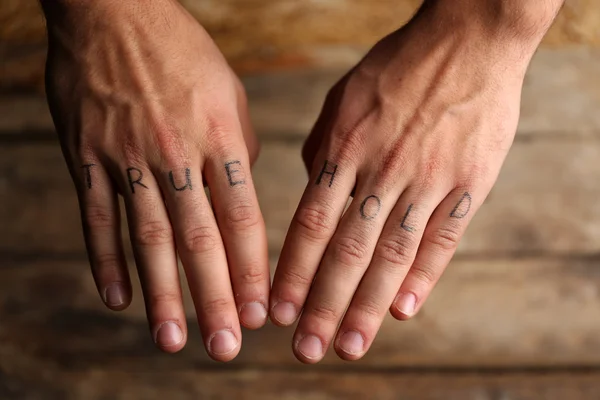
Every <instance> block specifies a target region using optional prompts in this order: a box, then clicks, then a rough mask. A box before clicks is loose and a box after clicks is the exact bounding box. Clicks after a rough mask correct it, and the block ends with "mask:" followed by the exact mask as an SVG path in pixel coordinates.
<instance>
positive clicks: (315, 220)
mask: <svg viewBox="0 0 600 400" xmlns="http://www.w3.org/2000/svg"><path fill="white" fill-rule="evenodd" d="M330 214H331V210H330V209H329V208H328V207H325V206H323V205H320V204H317V203H312V204H307V205H305V206H304V207H301V208H299V209H298V213H297V214H296V222H297V223H298V225H300V226H301V227H302V231H303V232H302V234H303V235H304V236H306V237H308V238H310V239H313V240H325V239H327V238H328V237H329V235H330V232H331V223H330V220H331V217H330V216H329V215H330Z"/></svg>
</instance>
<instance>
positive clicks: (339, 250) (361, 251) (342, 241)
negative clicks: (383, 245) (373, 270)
mask: <svg viewBox="0 0 600 400" xmlns="http://www.w3.org/2000/svg"><path fill="white" fill-rule="evenodd" d="M333 251H334V257H335V260H336V261H337V262H339V263H340V264H342V265H346V266H353V265H356V264H358V263H361V262H362V261H364V260H365V259H366V257H367V246H365V245H364V244H363V243H361V242H360V241H359V240H357V239H354V238H352V237H343V238H339V239H337V240H336V242H335V244H334V248H333Z"/></svg>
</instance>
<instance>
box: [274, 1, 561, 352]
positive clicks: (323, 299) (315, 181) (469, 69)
mask: <svg viewBox="0 0 600 400" xmlns="http://www.w3.org/2000/svg"><path fill="white" fill-rule="evenodd" d="M452 3H453V4H452V7H448V4H447V2H444V1H427V2H425V4H424V6H423V7H422V9H421V10H420V12H419V13H418V14H417V15H416V16H415V18H413V20H412V21H411V22H410V23H409V24H407V25H406V26H405V27H403V28H401V29H400V30H398V31H397V32H394V33H393V34H391V35H390V36H388V37H386V38H384V39H383V40H382V41H380V42H379V43H378V44H377V45H376V46H375V47H374V48H373V49H372V50H371V51H370V52H369V54H368V55H367V56H366V57H365V58H364V59H363V60H362V61H361V62H360V63H359V64H358V65H357V66H356V67H355V68H353V69H352V70H351V71H350V72H349V73H348V74H347V75H346V76H345V77H344V78H343V79H342V80H341V81H340V82H339V83H338V84H336V85H335V86H334V87H333V89H332V90H331V91H330V93H329V95H328V96H327V99H326V101H325V105H324V107H323V111H322V113H321V116H320V117H319V120H318V121H317V123H316V125H315V127H314V129H313V131H312V133H311V135H310V137H309V138H308V140H307V142H306V145H305V147H304V151H303V157H304V160H305V163H306V166H307V168H308V170H309V172H310V176H311V178H310V181H309V183H308V186H307V188H306V191H305V192H304V195H303V197H302V200H301V201H300V205H299V207H298V210H297V212H296V215H295V216H294V219H293V221H292V223H291V226H290V229H289V232H288V236H287V239H286V242H285V245H284V248H283V251H282V254H281V257H280V260H279V265H278V268H277V272H276V275H275V278H274V282H273V288H272V291H271V303H270V304H271V309H270V315H271V319H272V321H274V322H275V323H276V324H278V325H281V326H288V325H291V324H292V323H294V322H295V321H296V319H297V318H298V316H300V315H301V316H300V320H299V322H298V326H297V328H296V332H295V335H294V338H293V351H294V354H295V355H296V357H297V358H298V359H299V360H300V361H302V362H305V363H316V362H318V361H320V360H321V359H322V358H323V356H324V354H325V352H326V349H327V348H328V347H329V346H330V345H331V344H332V345H333V347H334V348H335V351H336V352H337V354H338V355H339V357H341V358H342V359H345V360H357V359H360V358H361V357H362V356H363V355H364V354H365V353H366V352H367V351H368V349H369V347H370V346H371V344H372V343H373V340H374V338H375V336H376V334H377V331H378V330H379V328H380V326H381V323H382V321H383V319H384V317H385V315H386V313H387V311H388V310H389V311H390V312H391V314H392V315H393V316H394V317H395V318H397V319H399V320H407V319H409V318H411V317H413V316H414V315H415V314H416V313H417V312H418V311H419V309H420V308H421V307H422V306H423V304H424V302H425V300H426V299H427V297H428V296H429V294H430V292H431V290H432V289H433V287H434V285H435V284H436V282H437V281H438V279H439V278H440V276H441V275H442V272H443V271H444V269H445V268H446V266H447V265H448V263H449V261H450V259H451V258H452V256H453V254H454V252H455V250H456V248H457V246H458V243H459V241H460V239H461V237H462V236H463V234H464V232H465V230H466V228H467V226H468V224H469V222H470V221H471V219H472V218H473V216H474V215H475V213H476V211H477V210H478V209H479V208H480V206H481V205H482V203H483V202H484V200H485V198H486V196H487V195H488V193H489V192H490V190H491V188H492V186H493V184H494V182H495V181H496V178H497V176H498V173H499V171H500V167H501V165H502V163H503V161H504V159H505V157H506V155H507V152H508V150H509V148H510V146H511V144H512V141H513V138H514V135H515V131H516V127H517V122H518V117H519V104H520V95H521V88H522V86H523V79H524V75H525V72H526V69H527V66H528V64H529V61H530V59H531V57H532V55H533V53H534V51H535V49H536V47H537V46H538V44H539V42H540V41H541V39H542V37H543V35H544V33H545V32H546V31H547V29H548V27H549V26H550V23H551V21H552V20H553V19H554V17H555V15H556V13H557V11H558V10H559V8H560V6H561V5H562V1H541V2H537V1H536V2H533V1H530V2H526V1H518V2H517V1H509V0H504V1H501V0H488V1H480V0H477V1H475V0H473V1H471V0H459V1H456V2H452ZM352 193H353V194H354V199H353V200H352V202H351V203H350V205H349V206H348V208H347V209H346V210H345V207H346V203H347V199H348V197H349V196H350V195H351V194H352Z"/></svg>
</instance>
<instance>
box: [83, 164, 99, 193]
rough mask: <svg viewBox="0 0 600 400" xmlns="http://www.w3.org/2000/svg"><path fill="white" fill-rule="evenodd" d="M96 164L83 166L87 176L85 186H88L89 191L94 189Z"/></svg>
mask: <svg viewBox="0 0 600 400" xmlns="http://www.w3.org/2000/svg"><path fill="white" fill-rule="evenodd" d="M95 166H96V164H86V165H82V166H81V168H83V169H84V170H85V176H84V178H83V179H84V182H85V186H87V188H88V189H91V188H92V171H91V169H92V167H95Z"/></svg>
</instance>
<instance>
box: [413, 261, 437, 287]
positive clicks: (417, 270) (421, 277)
mask: <svg viewBox="0 0 600 400" xmlns="http://www.w3.org/2000/svg"><path fill="white" fill-rule="evenodd" d="M410 274H411V275H412V276H413V277H414V278H415V279H417V280H418V281H421V282H423V283H424V284H425V285H426V286H430V285H433V284H434V283H435V282H436V281H437V278H438V274H437V273H436V272H435V268H433V267H431V266H425V265H415V266H414V267H412V269H411V270H410Z"/></svg>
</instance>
